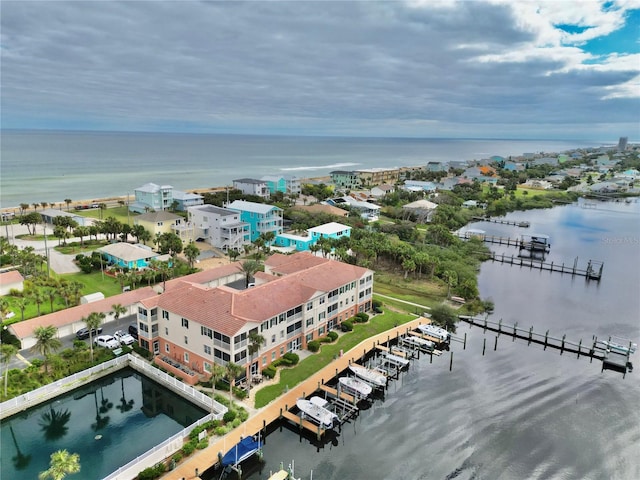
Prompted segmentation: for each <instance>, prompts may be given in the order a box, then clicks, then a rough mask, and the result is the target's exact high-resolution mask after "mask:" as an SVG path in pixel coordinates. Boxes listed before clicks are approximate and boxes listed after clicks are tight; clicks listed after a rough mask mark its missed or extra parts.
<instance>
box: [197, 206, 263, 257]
mask: <svg viewBox="0 0 640 480" xmlns="http://www.w3.org/2000/svg"><path fill="white" fill-rule="evenodd" d="M240 217H241V214H240V212H239V211H237V210H231V209H229V208H221V207H217V206H215V205H201V206H198V207H190V208H189V221H190V223H191V224H193V226H194V232H195V233H194V236H195V239H197V240H203V241H205V242H206V243H208V244H210V245H212V246H214V247H216V248H219V249H221V250H223V251H225V252H227V251H229V250H236V251H240V250H241V249H242V248H243V246H244V245H248V244H250V243H251V238H250V237H251V231H250V225H249V224H248V223H247V222H243V221H242V220H241V218H240Z"/></svg>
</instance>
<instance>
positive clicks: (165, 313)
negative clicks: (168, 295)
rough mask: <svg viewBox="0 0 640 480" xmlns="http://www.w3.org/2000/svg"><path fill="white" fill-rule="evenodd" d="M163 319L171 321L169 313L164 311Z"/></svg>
mask: <svg viewBox="0 0 640 480" xmlns="http://www.w3.org/2000/svg"><path fill="white" fill-rule="evenodd" d="M162 318H164V319H165V320H169V312H167V311H166V310H162Z"/></svg>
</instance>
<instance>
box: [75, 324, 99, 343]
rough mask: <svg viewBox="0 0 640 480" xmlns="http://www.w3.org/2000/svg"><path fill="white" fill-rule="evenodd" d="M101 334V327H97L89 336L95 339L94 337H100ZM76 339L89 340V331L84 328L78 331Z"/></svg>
mask: <svg viewBox="0 0 640 480" xmlns="http://www.w3.org/2000/svg"><path fill="white" fill-rule="evenodd" d="M101 333H102V327H98V329H97V330H93V331H92V332H91V336H92V337H95V336H96V335H100V334H101ZM76 338H77V339H78V340H84V339H85V338H89V329H88V328H86V327H85V328H81V329H80V330H78V331H77V332H76Z"/></svg>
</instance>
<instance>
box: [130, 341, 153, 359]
mask: <svg viewBox="0 0 640 480" xmlns="http://www.w3.org/2000/svg"><path fill="white" fill-rule="evenodd" d="M131 347H132V348H133V351H134V352H136V353H137V354H138V355H140V356H141V357H144V358H146V359H147V360H151V359H152V358H153V353H152V352H150V351H149V350H147V349H145V348H142V347H141V346H140V345H139V344H137V343H132V344H131Z"/></svg>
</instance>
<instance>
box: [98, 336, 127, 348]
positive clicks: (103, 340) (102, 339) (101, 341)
mask: <svg viewBox="0 0 640 480" xmlns="http://www.w3.org/2000/svg"><path fill="white" fill-rule="evenodd" d="M93 343H94V345H96V346H97V347H105V348H109V349H111V350H115V349H116V348H118V347H119V346H120V343H119V342H118V340H116V339H115V338H113V337H112V336H111V335H100V336H98V337H96V339H95V340H94V341H93Z"/></svg>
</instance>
